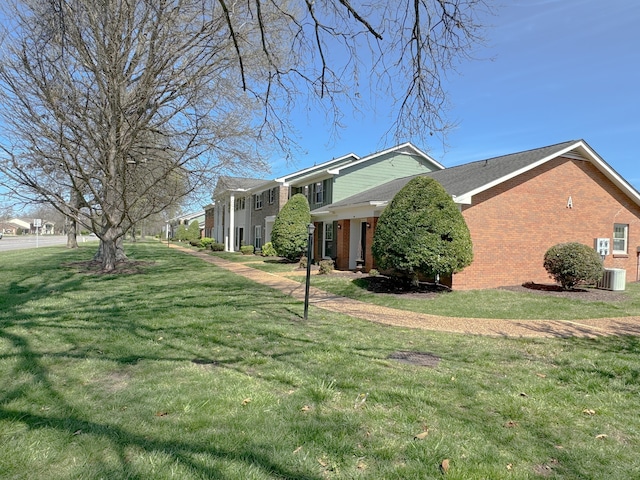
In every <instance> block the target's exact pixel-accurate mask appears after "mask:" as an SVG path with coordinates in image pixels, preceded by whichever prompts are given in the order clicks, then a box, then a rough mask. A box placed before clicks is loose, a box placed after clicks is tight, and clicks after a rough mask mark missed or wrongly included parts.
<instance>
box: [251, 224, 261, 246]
mask: <svg viewBox="0 0 640 480" xmlns="http://www.w3.org/2000/svg"><path fill="white" fill-rule="evenodd" d="M253 246H254V247H256V248H258V249H260V248H262V225H256V226H255V235H254V236H253Z"/></svg>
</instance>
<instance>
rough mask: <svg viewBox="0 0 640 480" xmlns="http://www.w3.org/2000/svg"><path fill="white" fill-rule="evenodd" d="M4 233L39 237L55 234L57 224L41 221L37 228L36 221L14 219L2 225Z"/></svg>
mask: <svg viewBox="0 0 640 480" xmlns="http://www.w3.org/2000/svg"><path fill="white" fill-rule="evenodd" d="M0 228H2V230H3V233H5V234H7V235H17V234H19V233H26V234H33V235H35V234H36V233H37V234H38V235H53V234H55V223H54V222H50V221H48V220H43V219H40V226H38V227H36V225H35V220H25V219H22V218H12V219H10V220H7V221H6V222H3V223H2V225H0Z"/></svg>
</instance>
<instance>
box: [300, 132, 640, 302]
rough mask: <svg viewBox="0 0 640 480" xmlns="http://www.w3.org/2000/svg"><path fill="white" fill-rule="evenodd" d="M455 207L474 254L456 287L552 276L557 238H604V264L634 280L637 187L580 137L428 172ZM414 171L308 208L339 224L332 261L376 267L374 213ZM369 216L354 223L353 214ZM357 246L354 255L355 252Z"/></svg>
mask: <svg viewBox="0 0 640 480" xmlns="http://www.w3.org/2000/svg"><path fill="white" fill-rule="evenodd" d="M426 175H427V176H430V177H432V178H434V179H436V180H438V181H439V182H440V183H441V184H442V185H443V186H444V188H445V189H446V190H447V192H448V193H449V194H451V196H452V198H453V199H454V201H455V202H456V203H457V204H458V205H459V206H460V209H461V211H462V214H463V216H464V218H465V220H466V222H467V225H468V226H469V230H470V232H471V238H472V241H473V251H474V260H473V263H472V264H471V265H470V266H469V267H467V268H466V269H465V270H464V271H462V272H460V273H458V274H456V275H454V277H453V279H452V286H453V288H455V289H477V288H493V287H498V286H504V285H518V284H522V283H524V282H538V283H549V282H550V281H551V280H550V279H549V276H548V274H547V272H546V271H545V269H544V268H543V266H542V263H543V257H544V253H545V252H546V251H547V249H548V248H549V247H551V246H553V245H555V244H557V243H562V242H581V243H584V244H586V245H593V246H594V248H595V247H596V241H597V240H598V239H605V241H606V242H605V243H608V245H609V251H608V252H606V255H605V256H604V265H605V267H610V268H616V269H624V270H625V271H626V281H627V282H628V281H637V280H638V266H639V262H640V257H639V255H640V193H638V191H637V190H635V189H634V188H633V187H632V186H631V185H630V184H629V183H628V182H627V181H626V180H624V179H623V178H622V177H621V176H620V175H619V174H618V173H617V172H615V170H613V168H611V166H609V165H608V164H607V163H606V162H605V161H604V160H603V159H602V158H600V156H599V155H598V154H597V153H596V152H595V151H593V150H592V149H591V147H589V145H588V144H587V143H586V142H585V141H583V140H577V141H570V142H565V143H561V144H557V145H551V146H548V147H543V148H539V149H535V150H529V151H525V152H520V153H515V154H512V155H505V156H501V157H496V158H491V159H487V160H481V161H478V162H472V163H468V164H465V165H460V166H457V167H451V168H446V169H444V170H438V171H435V172H432V173H428V174H426ZM411 178H413V177H406V178H402V179H398V180H394V181H391V182H388V183H386V184H384V185H381V186H379V187H376V188H373V189H370V190H367V191H365V192H362V193H359V194H357V195H354V196H352V197H349V198H346V199H344V200H341V201H339V202H336V203H334V204H332V205H328V206H326V207H324V208H322V209H318V210H315V211H313V212H312V215H313V218H314V220H315V221H316V222H317V223H319V224H320V223H324V222H337V228H338V234H337V248H336V252H337V255H336V258H335V260H336V266H337V268H340V269H350V268H353V264H354V262H353V260H354V258H353V257H354V254H355V255H359V256H360V257H361V259H360V261H361V262H362V267H363V269H364V270H365V271H368V270H369V269H371V268H373V267H375V264H374V262H373V258H372V257H371V249H370V246H371V241H372V239H373V234H374V232H375V226H376V222H377V219H378V217H379V216H380V213H381V212H382V210H383V209H384V207H385V206H386V205H387V204H388V202H389V201H391V199H393V196H394V195H395V194H396V193H397V192H398V191H399V190H400V189H401V188H402V187H403V186H404V185H405V184H406V183H407V182H408V181H409V180H410V179H411ZM354 218H358V219H366V220H362V221H360V222H359V225H357V226H356V227H355V228H354V226H353V225H351V223H352V219H354ZM354 252H357V253H354Z"/></svg>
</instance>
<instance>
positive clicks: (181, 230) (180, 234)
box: [176, 223, 189, 242]
mask: <svg viewBox="0 0 640 480" xmlns="http://www.w3.org/2000/svg"><path fill="white" fill-rule="evenodd" d="M176 238H177V239H178V241H180V242H184V241H185V240H187V239H188V238H189V235H188V234H187V227H185V226H184V224H183V223H181V224H180V225H178V231H177V232H176Z"/></svg>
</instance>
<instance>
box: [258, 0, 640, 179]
mask: <svg viewBox="0 0 640 480" xmlns="http://www.w3.org/2000/svg"><path fill="white" fill-rule="evenodd" d="M489 1H491V0H489ZM503 1H504V0H503ZM486 24H488V25H489V27H488V28H487V30H486V34H485V37H486V40H487V41H486V46H484V47H480V48H478V49H477V50H476V51H475V52H474V56H475V57H476V58H478V60H474V61H468V62H465V63H464V64H462V65H461V66H460V67H459V68H458V74H454V73H452V74H451V75H450V76H449V78H448V83H447V90H448V92H449V96H450V97H449V98H450V101H451V103H452V109H451V110H450V112H449V118H450V119H451V120H455V121H457V122H458V125H457V127H456V128H455V129H454V130H453V131H451V132H450V133H449V135H448V137H447V144H448V148H447V149H446V150H445V149H443V148H442V144H441V142H439V141H438V140H436V139H435V138H434V141H433V144H431V145H428V144H423V143H421V142H419V141H414V143H415V144H416V146H418V147H419V148H421V149H423V150H425V151H426V152H427V153H428V154H429V155H431V156H432V157H433V158H434V159H435V160H437V161H439V162H440V163H442V164H443V165H444V166H447V167H449V166H454V165H458V164H461V163H466V162H469V161H473V160H481V159H485V158H489V157H493V156H498V155H503V154H508V153H514V152H519V151H522V150H528V149H531V148H537V147H543V146H546V145H552V144H555V143H560V142H564V141H567V140H577V139H581V138H582V139H584V140H586V142H587V143H588V144H589V145H590V146H591V147H592V148H593V149H594V150H595V151H596V152H597V153H598V154H600V156H601V157H602V158H603V159H604V160H605V161H606V162H607V163H609V165H611V166H612V167H613V168H614V169H615V170H616V171H617V172H618V173H619V174H621V175H622V176H623V177H624V178H625V179H626V180H627V181H628V182H629V183H631V184H632V185H633V186H634V187H635V188H636V189H638V190H640V164H639V162H638V161H637V159H636V151H637V147H636V145H635V143H636V141H637V140H640V92H639V89H640V29H639V28H638V25H639V24H640V2H639V1H637V0H607V1H602V0H506V1H504V5H502V6H498V7H496V9H495V15H494V16H491V17H489V18H487V20H486ZM383 103H384V101H383V100H380V103H379V104H378V105H377V107H376V112H373V113H372V114H371V115H368V116H366V117H364V116H362V115H355V116H350V115H348V114H347V115H346V116H345V118H344V120H343V123H344V124H345V125H346V128H345V129H343V130H341V132H340V137H339V138H332V136H331V127H330V126H329V125H327V124H324V123H323V122H321V121H318V122H313V123H309V122H308V119H306V118H305V119H302V120H300V122H299V123H298V126H299V128H300V145H301V146H302V148H303V149H304V151H305V152H307V153H305V154H303V155H301V156H298V157H297V159H296V163H295V164H293V165H288V166H286V165H284V164H283V163H282V162H274V164H273V171H272V174H271V175H270V176H272V177H276V176H278V175H281V174H284V173H286V172H290V171H292V170H297V169H299V168H306V167H309V166H311V165H313V164H314V163H322V162H324V161H326V160H330V159H331V158H334V157H339V156H341V155H344V154H346V153H349V152H353V153H356V154H358V155H360V156H364V155H367V154H369V153H373V152H375V151H378V150H380V149H383V148H388V147H391V146H393V143H392V142H386V143H384V142H383V138H384V134H385V132H386V131H387V130H388V129H389V127H390V124H391V121H392V116H391V114H389V113H388V112H387V111H386V109H385V108H384V106H383ZM318 119H324V116H323V115H322V114H319V115H318ZM407 140H411V139H407Z"/></svg>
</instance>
